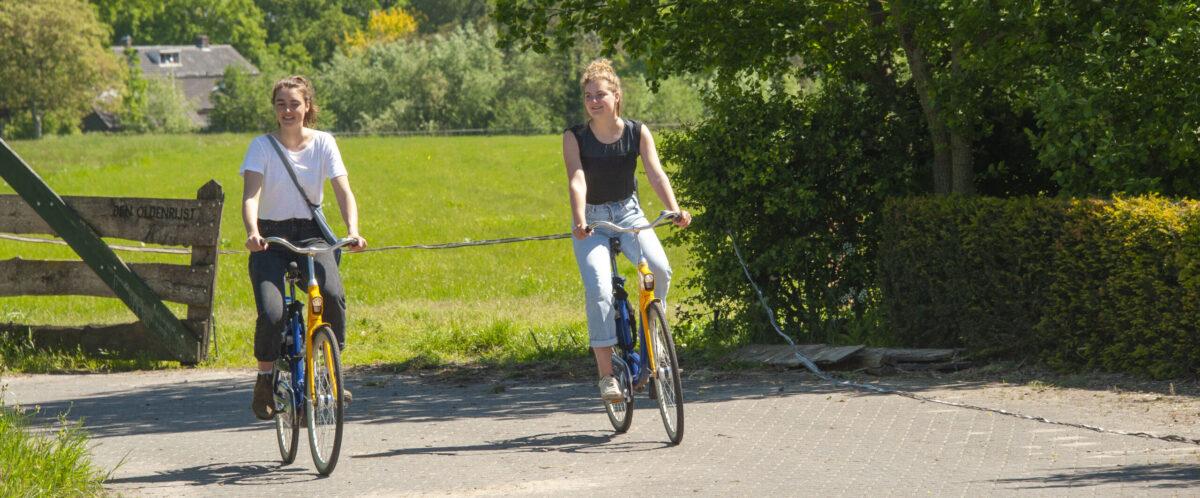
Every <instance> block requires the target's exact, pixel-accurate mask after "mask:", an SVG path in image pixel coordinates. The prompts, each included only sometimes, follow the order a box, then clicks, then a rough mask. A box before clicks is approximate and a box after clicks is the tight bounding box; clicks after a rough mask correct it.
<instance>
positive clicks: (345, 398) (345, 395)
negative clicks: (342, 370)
mask: <svg viewBox="0 0 1200 498" xmlns="http://www.w3.org/2000/svg"><path fill="white" fill-rule="evenodd" d="M351 401H354V395H352V394H350V390H349V389H346V388H344V387H343V388H342V404H345V405H348V404H350V402H351Z"/></svg>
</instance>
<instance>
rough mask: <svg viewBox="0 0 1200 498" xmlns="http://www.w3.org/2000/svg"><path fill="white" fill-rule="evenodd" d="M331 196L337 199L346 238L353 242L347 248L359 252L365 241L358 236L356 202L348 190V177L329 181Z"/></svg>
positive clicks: (365, 243)
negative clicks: (344, 224)
mask: <svg viewBox="0 0 1200 498" xmlns="http://www.w3.org/2000/svg"><path fill="white" fill-rule="evenodd" d="M331 183H332V184H333V195H334V196H335V197H337V203H338V209H339V210H340V211H341V212H342V221H344V222H346V232H347V234H346V237H347V238H351V239H354V240H355V244H354V245H351V246H348V247H349V249H350V250H351V251H356V252H357V251H361V250H363V249H366V248H367V239H364V238H362V236H361V235H359V234H358V202H356V201H355V199H354V192H352V191H351V190H350V177H349V176H347V175H342V176H339V177H335V178H334V179H333V180H331Z"/></svg>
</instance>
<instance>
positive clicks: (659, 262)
mask: <svg viewBox="0 0 1200 498" xmlns="http://www.w3.org/2000/svg"><path fill="white" fill-rule="evenodd" d="M579 83H580V86H581V87H582V89H583V101H584V106H585V107H586V108H587V113H588V116H589V117H590V118H591V119H589V120H588V122H587V123H584V124H580V125H576V126H573V127H571V128H570V129H569V130H567V131H566V132H564V133H563V161H564V162H565V163H566V166H567V179H568V181H569V185H570V194H571V218H572V229H571V231H572V234H573V235H574V236H575V239H574V240H573V241H572V242H573V243H574V249H575V261H576V262H577V263H578V264H579V274H580V276H581V277H582V278H583V287H584V297H585V300H586V304H585V309H586V311H587V324H588V336H589V338H590V343H591V346H592V352H593V353H594V354H595V356H596V368H597V369H598V370H599V373H600V381H599V383H598V385H599V387H600V396H601V397H602V398H604V399H605V400H606V401H616V400H619V399H620V398H621V390H620V388H619V387H618V386H617V381H616V379H614V378H613V375H612V354H613V350H612V347H613V345H615V344H616V343H617V335H616V319H615V313H614V310H613V305H612V300H613V298H612V269H611V268H610V267H609V260H608V239H609V238H611V237H613V236H619V237H620V238H621V248H622V249H621V250H622V252H623V253H625V256H626V257H627V258H630V261H633V258H634V257H636V254H634V253H633V251H634V242H633V234H631V233H609V232H608V231H606V230H603V229H600V230H597V232H598V233H593V232H592V231H590V230H588V229H587V225H588V224H589V223H591V222H593V221H609V222H612V223H615V224H617V225H620V226H630V225H645V224H647V223H648V222H647V220H646V216H645V214H643V213H642V207H641V204H640V203H639V202H638V195H637V194H638V193H637V179H636V177H635V176H634V174H635V172H636V170H637V158H638V156H641V158H642V166H643V167H644V168H645V171H646V179H647V180H649V182H650V187H651V188H653V189H654V193H655V194H658V199H659V200H660V201H662V203H663V206H664V207H666V209H669V210H671V211H680V214H681V216H680V218H679V219H677V220H676V221H675V224H676V225H678V226H679V227H681V228H682V227H686V226H688V225H689V224H691V222H692V216H691V214H689V213H688V212H687V211H681V210H680V209H679V204H678V203H677V202H676V201H675V193H674V191H672V190H671V181H670V180H668V179H667V175H666V173H664V172H663V169H662V164H660V163H659V161H658V152H657V151H656V150H655V148H654V137H653V136H651V135H650V130H649V129H648V128H646V126H645V125H644V124H642V123H640V122H637V121H634V120H630V119H624V118H622V117H621V102H622V100H621V80H620V79H619V78H617V74H616V72H614V71H613V68H612V63H611V62H609V61H608V60H607V59H596V60H594V61H592V63H591V64H589V65H588V67H587V70H586V71H585V72H584V74H583V78H581V79H580V82H579ZM638 244H639V245H640V246H641V250H642V255H643V257H645V258H646V262H647V263H649V265H650V271H652V272H653V273H654V280H655V282H656V287H657V289H655V290H656V294H657V295H658V296H659V297H661V298H662V299H663V301H664V302H665V301H666V299H667V291H668V290H669V289H670V287H671V266H670V264H669V263H668V262H667V255H666V253H665V252H663V248H662V244H661V243H659V241H658V237H657V236H655V235H654V231H653V230H646V231H643V232H641V233H640V234H639V235H638ZM634 263H635V264H636V263H637V262H636V261H634Z"/></svg>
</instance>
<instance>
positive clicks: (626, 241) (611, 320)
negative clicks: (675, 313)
mask: <svg viewBox="0 0 1200 498" xmlns="http://www.w3.org/2000/svg"><path fill="white" fill-rule="evenodd" d="M586 216H587V222H588V223H591V222H593V221H608V222H612V223H614V224H616V225H618V226H622V227H627V226H633V225H646V224H648V223H649V222H648V221H646V215H644V214H642V206H641V204H640V203H639V202H638V200H637V194H634V195H633V196H632V197H630V198H628V199H626V200H624V201H619V202H609V203H605V204H588V205H587V215H586ZM614 236H617V237H620V239H621V253H623V254H624V255H625V257H626V258H627V259H628V260H629V261H630V262H633V263H634V264H635V265H636V264H637V259H636V258H637V257H638V252H637V251H638V248H639V247H640V248H641V253H642V257H643V258H645V259H646V263H647V264H649V266H650V271H651V272H653V273H654V282H655V285H654V295H655V297H658V298H659V299H662V300H663V302H664V303H665V302H666V300H667V291H668V290H669V289H670V288H671V265H670V263H668V262H667V253H666V252H664V251H663V247H662V243H660V242H659V241H658V237H657V236H655V235H654V231H653V230H644V231H642V232H640V233H639V234H638V237H637V243H636V244H635V243H634V237H633V234H632V233H626V232H613V231H611V230H609V229H606V228H597V229H596V230H595V231H593V232H592V235H591V236H589V237H588V238H586V239H583V240H579V239H576V238H572V239H571V241H572V242H573V243H574V249H575V262H576V263H577V264H578V265H579V276H580V277H582V278H583V291H584V292H583V293H584V300H585V305H584V309H585V310H586V311H587V323H588V336H589V341H590V343H591V346H592V347H594V348H599V347H605V346H612V345H614V344H616V343H617V330H616V328H617V321H616V314H615V313H614V311H613V295H612V263H611V262H610V260H609V256H608V239H610V238H612V237H614ZM624 276H625V277H626V278H628V279H629V281H628V282H626V289H629V291H630V292H629V294H630V296H629V299H630V300H631V301H632V302H633V305H634V308H637V294H638V291H637V283H636V282H637V277H636V273H626V274H625V275H624ZM630 284H632V285H630ZM664 311H665V309H664Z"/></svg>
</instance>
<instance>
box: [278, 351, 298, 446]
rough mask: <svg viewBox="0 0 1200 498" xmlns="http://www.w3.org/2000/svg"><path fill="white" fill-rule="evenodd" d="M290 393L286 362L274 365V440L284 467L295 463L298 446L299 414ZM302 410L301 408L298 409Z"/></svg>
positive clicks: (290, 375) (290, 374)
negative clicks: (277, 443) (276, 442)
mask: <svg viewBox="0 0 1200 498" xmlns="http://www.w3.org/2000/svg"><path fill="white" fill-rule="evenodd" d="M296 408H297V407H296V396H295V395H294V394H293V392H292V371H291V369H290V365H288V364H287V362H286V361H282V360H281V361H278V362H276V363H275V439H276V440H277V441H278V442H279V456H280V457H283V463H284V465H287V464H289V463H292V462H294V461H296V449H297V448H298V447H299V446H300V445H299V443H300V412H298V411H297V410H296ZM300 408H301V409H303V407H300Z"/></svg>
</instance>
